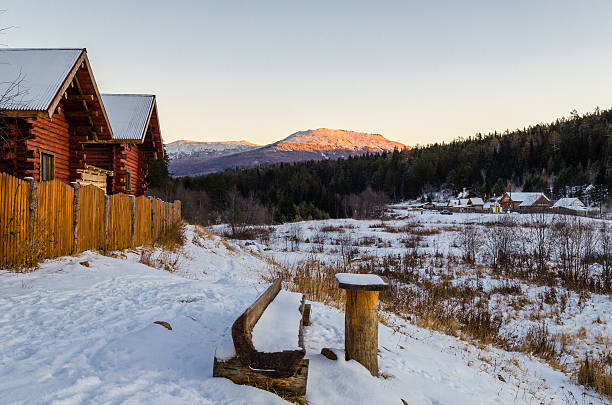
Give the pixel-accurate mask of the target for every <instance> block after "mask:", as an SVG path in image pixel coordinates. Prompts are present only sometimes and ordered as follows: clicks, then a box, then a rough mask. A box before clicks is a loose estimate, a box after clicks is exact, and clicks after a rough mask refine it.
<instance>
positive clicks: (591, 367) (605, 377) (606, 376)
mask: <svg viewBox="0 0 612 405" xmlns="http://www.w3.org/2000/svg"><path fill="white" fill-rule="evenodd" d="M576 380H577V381H578V383H579V384H582V385H584V386H585V387H588V388H592V389H593V390H595V391H597V392H598V393H599V394H601V395H606V396H608V397H610V398H612V357H611V355H610V354H608V355H607V356H605V357H604V356H602V358H601V359H593V358H592V359H589V358H588V356H587V357H586V358H585V359H584V361H583V362H582V364H581V365H580V369H578V373H577V374H576Z"/></svg>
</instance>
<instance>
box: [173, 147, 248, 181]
mask: <svg viewBox="0 0 612 405" xmlns="http://www.w3.org/2000/svg"><path fill="white" fill-rule="evenodd" d="M259 147H260V145H256V144H254V143H251V142H248V141H224V142H198V141H185V140H181V141H175V142H171V143H168V144H166V152H167V154H168V158H169V159H170V171H171V172H172V173H176V174H178V175H182V174H188V173H189V172H190V169H191V167H192V166H196V167H198V166H199V165H202V164H204V163H205V162H207V161H209V160H211V159H213V158H219V157H222V156H227V155H231V154H234V153H238V152H244V151H248V150H251V149H255V148H259Z"/></svg>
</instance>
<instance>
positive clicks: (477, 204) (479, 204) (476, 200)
mask: <svg viewBox="0 0 612 405" xmlns="http://www.w3.org/2000/svg"><path fill="white" fill-rule="evenodd" d="M468 206H469V207H471V208H473V209H475V210H482V209H483V207H484V201H483V200H482V198H480V197H472V198H469V199H468Z"/></svg>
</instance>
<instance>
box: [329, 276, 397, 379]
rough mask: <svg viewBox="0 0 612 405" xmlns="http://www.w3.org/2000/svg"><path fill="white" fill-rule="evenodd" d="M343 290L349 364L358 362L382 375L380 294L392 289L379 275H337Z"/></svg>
mask: <svg viewBox="0 0 612 405" xmlns="http://www.w3.org/2000/svg"><path fill="white" fill-rule="evenodd" d="M336 279H337V280H338V284H339V287H340V288H342V289H345V290H346V312H345V315H344V350H345V353H346V354H345V357H346V360H351V359H353V360H356V361H358V362H359V363H361V364H362V365H363V366H364V367H365V368H367V369H368V370H369V371H370V374H372V375H373V376H377V375H378V292H379V291H380V290H383V289H384V288H386V287H387V286H388V281H387V279H386V278H384V277H380V276H377V275H375V274H349V273H338V274H336Z"/></svg>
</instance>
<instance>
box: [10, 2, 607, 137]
mask: <svg viewBox="0 0 612 405" xmlns="http://www.w3.org/2000/svg"><path fill="white" fill-rule="evenodd" d="M0 8H1V9H4V10H5V12H4V13H3V14H1V15H0V27H7V26H13V28H11V29H10V30H7V31H4V32H3V33H2V35H1V36H0V43H1V44H3V46H8V47H85V48H87V52H88V56H89V60H90V62H91V65H92V68H93V71H94V75H95V78H96V81H97V83H98V87H99V89H100V91H102V92H106V93H152V94H156V95H157V101H158V111H159V114H160V121H161V127H162V135H163V137H164V140H165V141H166V142H170V141H174V140H178V139H191V140H200V141H218V140H240V139H246V140H248V141H251V142H255V143H259V144H265V143H269V142H274V141H277V140H280V139H282V138H285V137H286V136H288V135H290V134H291V133H294V132H296V131H301V130H306V129H315V128H321V127H326V128H342V129H349V130H355V131H365V132H375V133H381V134H383V135H384V136H385V137H387V138H389V139H392V140H395V141H399V142H403V143H405V144H408V145H412V146H414V145H417V144H420V145H424V144H429V143H433V142H442V141H450V140H452V139H455V138H457V137H468V136H471V135H474V134H475V133H478V132H482V133H487V132H492V131H496V130H497V131H504V130H506V129H510V130H512V129H515V128H523V127H525V126H528V125H531V124H537V123H540V122H550V121H553V120H555V119H556V118H560V117H563V116H569V113H570V111H572V110H574V109H576V110H577V111H578V112H579V113H585V112H590V111H593V110H594V109H595V108H596V107H600V108H604V109H606V108H610V107H612V24H611V23H610V21H611V20H612V2H611V1H608V0H605V1H588V0H585V1H533V0H532V1H512V2H502V1H492V0H489V1H435V0H432V1H421V2H413V1H397V2H393V1H370V2H363V1H346V2H345V1H308V2H305V1H289V0H284V1H265V0H259V1H231V0H227V1H180V0H176V1H155V0H148V1H136V0H132V1H114V0H107V1H103V2H90V1H82V0H81V1H67V0H56V1H53V2H49V1H38V0H37V1H33V0H32V1H23V0H21V1H3V2H2V3H0Z"/></svg>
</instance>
